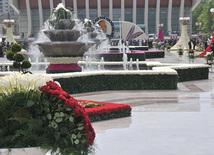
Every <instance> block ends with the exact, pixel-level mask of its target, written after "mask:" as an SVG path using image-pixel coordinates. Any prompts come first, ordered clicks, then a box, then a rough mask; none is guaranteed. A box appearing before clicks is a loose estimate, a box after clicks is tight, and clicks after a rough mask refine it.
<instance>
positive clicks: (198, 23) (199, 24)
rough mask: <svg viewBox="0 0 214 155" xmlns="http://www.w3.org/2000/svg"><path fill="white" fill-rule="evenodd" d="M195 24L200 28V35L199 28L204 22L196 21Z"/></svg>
mask: <svg viewBox="0 0 214 155" xmlns="http://www.w3.org/2000/svg"><path fill="white" fill-rule="evenodd" d="M195 25H196V26H197V28H198V35H199V30H200V29H199V27H200V26H201V25H202V23H201V22H196V23H195Z"/></svg>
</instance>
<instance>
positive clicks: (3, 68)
mask: <svg viewBox="0 0 214 155" xmlns="http://www.w3.org/2000/svg"><path fill="white" fill-rule="evenodd" d="M2 71H5V64H4V63H3V66H2Z"/></svg>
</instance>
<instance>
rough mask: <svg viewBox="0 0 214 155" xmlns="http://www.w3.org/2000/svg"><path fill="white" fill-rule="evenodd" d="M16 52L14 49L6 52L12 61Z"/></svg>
mask: <svg viewBox="0 0 214 155" xmlns="http://www.w3.org/2000/svg"><path fill="white" fill-rule="evenodd" d="M14 54H15V53H14V52H13V51H11V50H10V51H8V52H7V54H6V58H7V59H8V60H10V61H12V60H13V56H14Z"/></svg>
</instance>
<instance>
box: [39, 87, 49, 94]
mask: <svg viewBox="0 0 214 155" xmlns="http://www.w3.org/2000/svg"><path fill="white" fill-rule="evenodd" d="M40 90H41V91H42V92H44V93H49V91H50V88H48V86H42V87H41V88H40Z"/></svg>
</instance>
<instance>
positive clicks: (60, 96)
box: [58, 93, 66, 101]
mask: <svg viewBox="0 0 214 155" xmlns="http://www.w3.org/2000/svg"><path fill="white" fill-rule="evenodd" d="M58 98H59V100H60V101H65V100H66V98H65V96H64V95H63V94H62V93H61V94H60V95H59V96H58Z"/></svg>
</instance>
